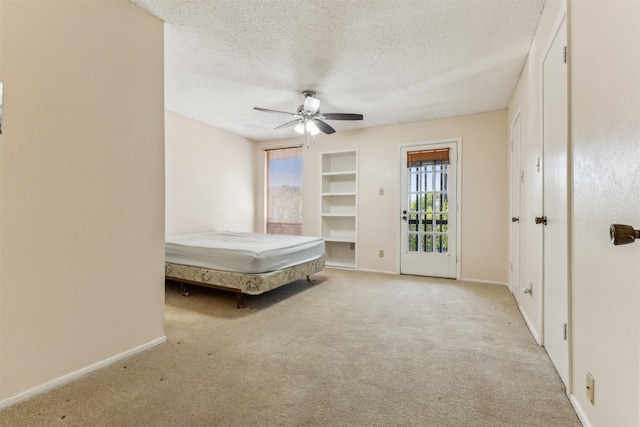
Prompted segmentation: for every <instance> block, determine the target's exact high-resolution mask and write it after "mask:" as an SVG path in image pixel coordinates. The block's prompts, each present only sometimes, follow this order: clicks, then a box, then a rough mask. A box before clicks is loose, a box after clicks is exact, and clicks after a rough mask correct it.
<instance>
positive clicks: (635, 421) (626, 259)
mask: <svg viewBox="0 0 640 427" xmlns="http://www.w3.org/2000/svg"><path fill="white" fill-rule="evenodd" d="M569 16H570V37H571V42H570V43H571V49H570V58H571V62H570V65H571V105H572V107H571V114H572V119H571V127H572V133H573V137H572V146H573V154H574V156H573V159H574V160H573V167H574V173H573V181H574V182H573V188H574V193H573V203H574V211H573V227H574V228H573V241H572V243H573V269H572V274H573V294H572V300H573V317H572V321H573V353H574V360H573V377H574V381H575V383H574V392H575V394H574V396H572V398H573V399H574V402H575V403H576V404H577V406H578V407H579V408H580V410H581V411H584V414H585V415H586V417H587V419H588V420H589V422H590V424H591V425H593V426H637V425H639V423H640V418H639V416H638V410H639V401H640V384H639V380H640V378H639V375H640V369H639V368H640V353H639V346H640V316H639V312H640V310H639V308H640V285H639V283H640V279H639V278H640V243H635V244H632V245H627V246H613V245H612V244H611V243H610V242H609V238H608V230H609V224H611V223H621V224H631V225H633V226H634V227H635V228H636V229H637V228H640V1H637V0H634V1H572V2H571V4H570V15H569ZM587 372H591V374H592V375H593V376H594V378H595V405H592V404H591V403H590V402H589V401H588V400H587V398H586V393H585V375H586V373H587Z"/></svg>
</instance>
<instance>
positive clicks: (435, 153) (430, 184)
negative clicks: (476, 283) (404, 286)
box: [400, 142, 458, 278]
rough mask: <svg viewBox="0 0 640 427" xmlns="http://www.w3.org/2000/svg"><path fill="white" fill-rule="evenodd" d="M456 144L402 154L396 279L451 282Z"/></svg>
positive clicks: (454, 252)
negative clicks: (412, 277)
mask: <svg viewBox="0 0 640 427" xmlns="http://www.w3.org/2000/svg"><path fill="white" fill-rule="evenodd" d="M457 166H458V151H457V143H456V142H452V143H444V144H425V145H416V146H410V147H403V149H402V168H401V174H402V178H401V186H402V191H401V198H402V200H401V204H400V205H401V206H400V209H401V215H400V217H401V220H400V224H401V225H400V228H401V238H400V241H401V245H402V246H401V249H400V273H401V274H415V275H420V276H432V277H447V278H456V272H457V270H456V262H457V260H456V258H457Z"/></svg>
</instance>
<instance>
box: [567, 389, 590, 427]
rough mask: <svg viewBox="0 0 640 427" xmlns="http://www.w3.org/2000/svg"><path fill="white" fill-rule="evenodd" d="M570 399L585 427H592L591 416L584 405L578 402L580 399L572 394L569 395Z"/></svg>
mask: <svg viewBox="0 0 640 427" xmlns="http://www.w3.org/2000/svg"><path fill="white" fill-rule="evenodd" d="M569 401H570V402H571V405H572V406H573V409H574V410H575V411H576V414H577V415H578V419H579V420H580V422H581V423H582V425H583V426H584V427H591V423H590V422H589V418H587V415H586V414H585V413H584V411H583V410H582V406H580V403H579V402H578V399H576V397H575V395H573V394H572V395H571V396H569Z"/></svg>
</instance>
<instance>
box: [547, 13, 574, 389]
mask: <svg viewBox="0 0 640 427" xmlns="http://www.w3.org/2000/svg"><path fill="white" fill-rule="evenodd" d="M566 45H567V26H566V21H564V22H563V23H562V24H561V25H560V27H559V29H558V32H557V33H556V36H555V38H554V40H553V42H552V44H551V47H550V48H549V51H548V52H547V55H546V57H545V59H544V62H543V73H542V85H543V104H542V105H543V117H542V118H543V182H544V183H543V204H544V209H543V212H544V218H543V219H546V221H545V223H544V224H543V225H542V226H543V229H544V231H543V251H544V252H543V278H544V279H543V280H544V289H543V343H544V347H545V348H546V350H547V353H548V354H549V357H550V358H551V361H552V362H553V364H554V365H555V367H556V370H557V371H558V374H560V377H561V378H562V381H563V382H564V384H565V385H567V383H568V376H569V344H568V340H567V338H568V336H567V335H568V331H567V329H568V322H569V203H568V199H569V192H568V155H567V152H568V111H567V109H568V102H567V98H568V93H567V64H566V51H565V49H566V48H565V46H566Z"/></svg>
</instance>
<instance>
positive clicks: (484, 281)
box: [459, 277, 509, 288]
mask: <svg viewBox="0 0 640 427" xmlns="http://www.w3.org/2000/svg"><path fill="white" fill-rule="evenodd" d="M459 280H460V281H461V282H472V283H484V284H486V285H498V286H506V287H507V288H508V287H509V284H508V283H507V282H496V281H494V280H482V279H467V278H464V277H463V278H461V279H459Z"/></svg>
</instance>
